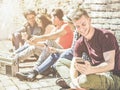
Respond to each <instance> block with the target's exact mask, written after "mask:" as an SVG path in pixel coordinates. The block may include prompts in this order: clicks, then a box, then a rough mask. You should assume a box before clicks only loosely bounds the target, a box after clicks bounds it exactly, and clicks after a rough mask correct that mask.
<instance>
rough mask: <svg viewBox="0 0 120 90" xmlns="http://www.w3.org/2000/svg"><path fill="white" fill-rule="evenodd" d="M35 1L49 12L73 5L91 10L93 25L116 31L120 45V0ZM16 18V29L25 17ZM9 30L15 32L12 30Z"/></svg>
mask: <svg viewBox="0 0 120 90" xmlns="http://www.w3.org/2000/svg"><path fill="white" fill-rule="evenodd" d="M14 1H15V0H14ZM22 1H24V0H22ZM33 1H34V2H35V1H37V2H36V8H47V9H48V12H49V13H50V12H51V10H52V9H53V8H56V7H60V8H62V9H63V10H64V12H65V13H67V12H69V11H70V8H71V7H73V6H76V5H80V6H81V7H83V8H85V9H86V10H87V11H88V12H89V15H90V16H91V18H92V24H93V26H95V27H98V28H104V29H108V30H112V31H114V33H115V36H116V38H117V40H118V42H119V45H120V0H33ZM29 6H30V5H29ZM15 20H16V22H15V23H14V25H15V24H16V25H15V26H14V28H15V29H16V28H19V26H21V25H19V26H18V24H19V23H21V22H20V21H21V20H22V21H23V19H19V17H18V18H17V19H15ZM18 21H19V22H18ZM6 26H7V25H6ZM16 26H17V27H16ZM15 29H14V31H15ZM7 30H8V29H7ZM7 30H4V31H7ZM1 31H3V30H1ZM8 31H9V32H14V31H12V30H8ZM8 31H7V32H8ZM5 34H6V33H5ZM5 36H8V34H7V35H3V36H1V35H0V38H2V37H5Z"/></svg>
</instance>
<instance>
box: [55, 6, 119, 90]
mask: <svg viewBox="0 0 120 90" xmlns="http://www.w3.org/2000/svg"><path fill="white" fill-rule="evenodd" d="M70 13H71V14H72V17H71V19H72V21H73V24H74V26H75V27H76V31H77V32H78V33H79V34H80V35H81V37H80V38H79V39H78V40H77V41H76V44H75V47H74V50H73V53H74V54H73V55H74V56H73V60H72V61H70V60H68V59H65V58H60V59H59V60H58V61H57V63H56V70H57V72H58V73H59V74H60V76H61V77H62V78H63V79H64V81H65V82H66V84H67V85H68V86H69V87H71V89H70V90H120V67H119V66H120V51H119V46H118V43H117V40H116V38H115V36H114V35H113V34H112V33H111V31H109V30H104V29H98V28H95V27H93V26H92V25H91V18H90V17H89V15H88V13H87V12H86V11H85V10H84V9H82V8H77V9H74V10H72V11H70ZM83 52H85V53H87V55H88V56H89V58H90V60H89V61H88V60H83V59H82V60H83V62H84V64H83V63H79V62H80V60H81V58H82V53H83ZM80 75H83V77H82V78H80V77H79V76H80Z"/></svg>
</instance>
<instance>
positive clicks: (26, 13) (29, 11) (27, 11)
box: [23, 9, 36, 18]
mask: <svg viewBox="0 0 120 90" xmlns="http://www.w3.org/2000/svg"><path fill="white" fill-rule="evenodd" d="M30 14H33V15H35V16H36V13H35V11H34V10H32V9H28V10H26V11H25V12H24V13H23V15H24V17H25V18H26V17H27V15H30Z"/></svg>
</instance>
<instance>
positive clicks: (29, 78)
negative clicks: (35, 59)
mask: <svg viewBox="0 0 120 90" xmlns="http://www.w3.org/2000/svg"><path fill="white" fill-rule="evenodd" d="M37 75H38V72H37V71H36V70H33V72H31V73H29V75H28V76H27V80H28V81H31V82H32V81H34V80H35V79H36V76H37Z"/></svg>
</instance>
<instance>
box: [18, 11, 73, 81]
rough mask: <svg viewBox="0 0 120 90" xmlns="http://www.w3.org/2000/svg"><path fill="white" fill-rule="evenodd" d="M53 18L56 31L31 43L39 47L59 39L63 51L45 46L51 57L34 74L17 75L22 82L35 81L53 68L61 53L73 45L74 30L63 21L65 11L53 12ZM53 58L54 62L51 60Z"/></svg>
mask: <svg viewBox="0 0 120 90" xmlns="http://www.w3.org/2000/svg"><path fill="white" fill-rule="evenodd" d="M51 16H52V23H53V24H54V25H55V29H54V30H53V31H54V32H53V33H51V34H46V35H41V36H35V37H33V38H31V39H30V43H32V44H33V45H37V44H38V45H39V42H42V41H43V42H44V41H46V40H56V39H57V40H56V42H57V44H58V45H60V46H61V49H58V48H54V47H49V45H46V44H45V45H46V47H49V48H50V50H51V55H50V56H49V57H48V58H47V59H46V60H45V61H44V62H43V63H42V64H38V65H37V66H35V67H34V69H33V70H32V72H30V73H29V74H28V75H23V74H21V73H17V74H16V76H17V77H18V78H19V79H20V80H29V81H33V80H34V79H35V78H36V76H37V75H38V74H42V73H43V72H44V71H45V70H47V69H48V68H49V67H51V66H52V65H53V64H54V62H56V60H57V59H56V57H59V55H60V53H61V52H63V51H64V49H68V48H70V47H71V45H72V40H73V30H72V29H71V27H70V26H69V25H68V24H67V23H66V22H64V21H63V19H62V18H63V16H64V14H63V11H62V10H61V9H55V10H53V11H52V14H51ZM40 57H41V56H40ZM51 58H53V59H54V60H53V59H52V60H51ZM39 59H41V58H39ZM38 61H40V60H38Z"/></svg>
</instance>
